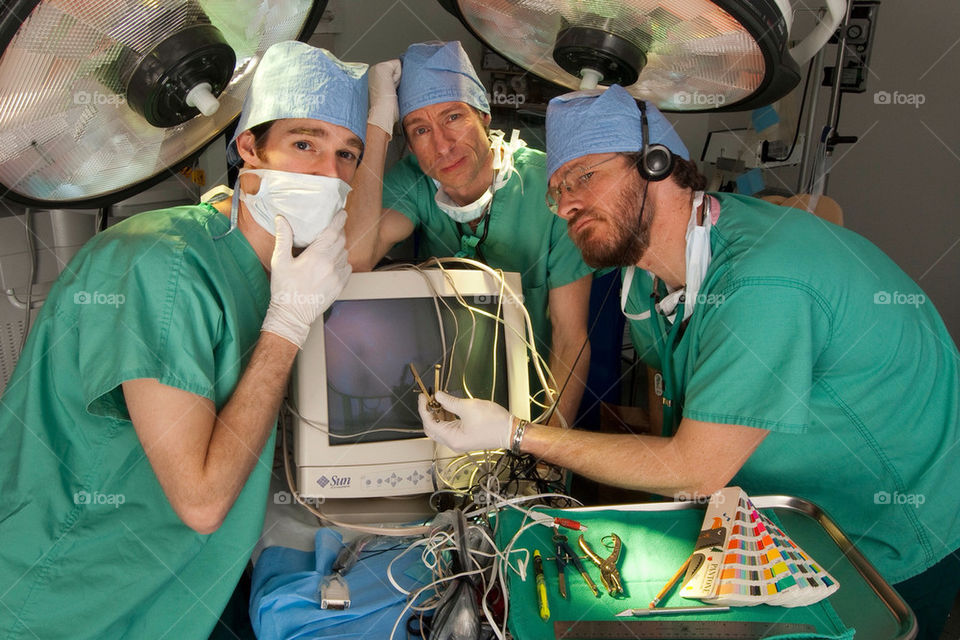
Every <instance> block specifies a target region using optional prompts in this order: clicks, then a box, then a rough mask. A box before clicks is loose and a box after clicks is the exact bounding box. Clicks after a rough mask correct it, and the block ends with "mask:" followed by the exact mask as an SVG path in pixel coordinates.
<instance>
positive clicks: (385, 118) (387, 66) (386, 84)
mask: <svg viewBox="0 0 960 640" xmlns="http://www.w3.org/2000/svg"><path fill="white" fill-rule="evenodd" d="M367 82H368V84H369V87H370V111H369V114H368V115H367V124H372V125H374V126H377V127H380V128H381V129H383V130H384V131H386V132H387V135H388V136H390V137H391V138H392V137H393V125H394V124H396V122H397V118H399V117H400V108H399V107H398V106H397V86H399V85H400V61H399V60H397V59H396V58H394V59H392V60H385V61H384V62H378V63H377V64H375V65H373V66H372V67H370V70H369V71H367Z"/></svg>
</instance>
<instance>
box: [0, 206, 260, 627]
mask: <svg viewBox="0 0 960 640" xmlns="http://www.w3.org/2000/svg"><path fill="white" fill-rule="evenodd" d="M228 228H229V220H228V218H227V217H226V216H224V215H223V214H220V213H218V212H217V211H215V210H214V209H213V208H212V207H210V206H209V205H201V206H188V207H176V208H172V209H166V210H161V211H153V212H149V213H143V214H140V215H137V216H134V217H132V218H130V219H129V220H126V221H124V222H121V223H119V224H117V225H115V226H114V227H111V228H110V229H107V230H106V231H104V232H103V233H101V234H99V235H97V236H96V237H94V238H93V239H92V240H91V241H90V242H88V243H87V244H86V246H84V247H83V249H81V251H80V252H79V253H78V254H77V255H76V257H75V258H74V259H73V260H72V261H71V262H70V264H69V265H68V266H67V268H66V269H65V270H64V272H63V274H62V275H61V276H60V278H59V279H58V280H57V282H56V284H55V285H54V286H53V288H52V289H51V291H50V295H49V296H48V298H47V301H46V303H45V304H44V306H43V309H42V310H41V312H40V314H39V315H38V317H37V320H36V323H35V325H34V327H33V330H32V331H31V332H30V337H29V340H28V341H27V344H26V347H25V349H24V351H23V353H22V354H21V357H20V361H19V362H18V364H17V367H16V369H15V371H14V373H13V376H12V378H11V379H10V382H9V383H8V385H7V388H6V391H5V393H4V395H3V397H2V401H0V439H2V441H3V446H2V447H0V539H2V540H3V543H2V544H0V575H2V576H4V580H3V582H4V586H3V589H2V592H0V600H2V606H0V628H2V629H4V630H6V632H5V633H4V634H3V636H2V637H3V638H4V639H9V638H35V637H40V638H44V639H45V640H52V639H54V638H73V639H75V638H137V639H139V638H160V637H166V638H206V637H208V635H209V634H210V632H211V630H212V629H213V626H214V624H215V623H216V621H217V618H218V616H219V614H220V612H221V611H222V610H223V607H224V606H225V604H226V603H227V601H228V599H229V598H230V595H231V593H232V592H233V590H234V587H235V586H236V583H237V581H238V580H239V577H240V574H241V572H242V571H243V569H244V567H245V566H246V564H247V561H248V559H249V557H250V552H251V550H252V548H253V545H254V544H255V543H256V541H257V539H258V538H259V535H260V531H261V529H262V527H263V517H264V513H265V509H266V500H267V490H268V483H269V474H270V470H271V468H272V459H273V437H271V438H270V441H269V442H268V443H267V445H266V447H265V448H264V451H263V452H262V454H261V457H260V461H259V463H258V464H257V465H256V466H255V467H254V470H253V472H252V473H251V475H250V477H249V479H248V480H247V483H246V485H245V486H244V489H243V491H242V492H241V493H240V496H239V497H238V498H237V501H236V503H235V504H234V506H233V508H232V509H231V510H230V512H229V514H228V515H227V517H226V520H225V521H224V522H223V524H222V526H221V527H220V528H219V529H218V530H217V531H216V532H215V533H213V534H210V535H200V534H199V533H196V532H195V531H193V530H192V529H190V528H189V527H187V526H186V525H185V524H183V522H182V521H181V520H180V519H179V518H178V517H177V515H176V513H175V512H174V511H173V508H172V507H171V506H170V503H169V502H168V500H167V498H166V496H165V495H164V493H163V490H162V489H161V487H160V484H159V482H158V480H157V477H156V475H155V474H154V472H153V469H152V468H151V466H150V461H149V460H148V459H147V457H146V454H145V453H144V450H143V447H142V446H141V444H140V441H139V439H138V438H137V434H136V432H135V430H134V428H133V425H132V423H131V422H130V418H129V414H128V413H127V409H126V406H125V404H124V398H123V392H122V389H121V386H120V385H121V383H123V382H124V381H126V380H131V379H135V378H156V379H157V380H159V381H160V382H161V383H163V384H165V385H169V386H171V387H176V388H178V389H183V390H184V391H189V392H191V393H194V394H197V395H199V396H203V397H205V398H209V399H210V400H212V401H213V402H214V404H215V405H216V407H217V409H218V410H219V409H220V408H221V407H223V405H224V404H225V403H226V402H227V400H228V399H229V397H230V395H231V394H232V393H233V390H234V388H235V386H236V384H237V382H238V380H239V379H240V375H241V373H242V372H243V370H244V367H245V366H246V364H247V362H248V360H249V357H250V354H251V352H252V350H253V346H254V344H255V343H256V341H257V340H258V338H259V335H260V324H261V322H262V320H263V316H264V313H265V312H266V308H267V304H268V302H269V298H270V290H269V283H268V280H267V277H266V274H265V272H264V269H263V267H262V266H261V264H260V262H259V260H258V259H257V256H256V254H255V253H254V251H253V249H252V248H251V246H250V245H249V243H248V242H247V241H246V239H245V238H244V236H243V234H241V233H240V232H239V231H233V232H232V233H230V234H229V235H227V236H226V237H224V238H222V239H219V240H214V239H213V238H215V237H216V236H220V235H222V234H224V233H226V231H227V229H228Z"/></svg>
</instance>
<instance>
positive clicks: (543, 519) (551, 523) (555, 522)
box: [532, 512, 587, 531]
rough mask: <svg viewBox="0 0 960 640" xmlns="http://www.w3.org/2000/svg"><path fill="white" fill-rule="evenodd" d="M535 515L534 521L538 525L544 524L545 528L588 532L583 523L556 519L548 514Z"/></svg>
mask: <svg viewBox="0 0 960 640" xmlns="http://www.w3.org/2000/svg"><path fill="white" fill-rule="evenodd" d="M534 513H535V515H533V516H532V517H533V520H534V521H535V522H536V523H537V524H542V525H543V526H545V527H563V528H564V529H570V530H572V531H586V530H587V525H585V524H583V523H582V522H577V521H576V520H571V519H570V518H555V517H553V516H550V515H547V514H546V513H536V512H534Z"/></svg>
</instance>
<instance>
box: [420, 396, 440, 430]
mask: <svg viewBox="0 0 960 640" xmlns="http://www.w3.org/2000/svg"><path fill="white" fill-rule="evenodd" d="M417 411H418V412H419V413H420V420H421V421H422V422H423V430H424V432H425V433H427V435H428V436H429V435H430V433H429V432H428V427H432V426H433V425H434V424H436V422H435V421H434V419H433V414H431V413H430V410H429V409H427V396H425V395H424V394H422V393H418V394H417Z"/></svg>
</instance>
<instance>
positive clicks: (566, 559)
mask: <svg viewBox="0 0 960 640" xmlns="http://www.w3.org/2000/svg"><path fill="white" fill-rule="evenodd" d="M553 542H554V545H555V547H556V555H557V582H558V585H559V587H560V597H562V598H566V597H567V578H566V576H565V575H564V569H566V567H567V565H568V564H572V565H573V566H574V567H575V568H576V569H577V571H579V572H580V575H581V576H582V577H583V581H584V582H586V583H587V586H588V587H590V590H591V591H593V595H594V596H597V597H600V591H599V590H598V589H597V585H596V584H594V582H593V580H591V579H590V574H588V573H587V571H586V569H584V568H583V563H582V562H580V557H579V556H578V555H577V554H575V553H574V552H573V549H571V548H570V545H569V544H567V536H565V535H561V534H560V532H559V531H557V532H556V533H555V534H553Z"/></svg>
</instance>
